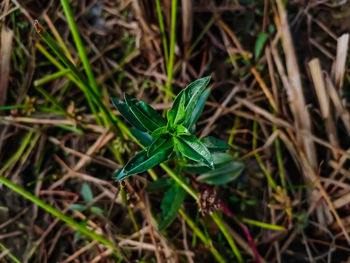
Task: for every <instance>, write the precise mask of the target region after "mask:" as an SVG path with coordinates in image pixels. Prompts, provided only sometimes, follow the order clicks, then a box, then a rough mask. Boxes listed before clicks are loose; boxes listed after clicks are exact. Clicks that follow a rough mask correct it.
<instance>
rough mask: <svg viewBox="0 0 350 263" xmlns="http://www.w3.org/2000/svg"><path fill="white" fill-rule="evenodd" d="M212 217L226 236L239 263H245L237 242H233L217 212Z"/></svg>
mask: <svg viewBox="0 0 350 263" xmlns="http://www.w3.org/2000/svg"><path fill="white" fill-rule="evenodd" d="M211 217H212V218H213V220H214V221H215V223H216V224H217V226H218V227H219V229H220V230H221V233H223V234H224V236H225V238H226V240H227V242H228V243H229V245H230V247H231V248H232V251H233V253H234V254H235V256H236V258H237V260H238V262H239V263H241V262H243V258H242V255H241V252H239V249H238V247H237V245H236V243H235V241H234V240H233V238H232V236H231V235H230V233H229V231H228V229H227V227H226V225H225V223H224V222H223V221H222V219H221V218H220V217H219V215H218V213H217V212H215V213H213V214H212V215H211Z"/></svg>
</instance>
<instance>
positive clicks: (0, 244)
mask: <svg viewBox="0 0 350 263" xmlns="http://www.w3.org/2000/svg"><path fill="white" fill-rule="evenodd" d="M0 248H1V249H2V250H3V253H6V255H7V256H8V257H9V258H10V259H12V261H13V262H15V263H21V261H19V259H18V258H16V257H15V256H14V255H13V254H12V253H11V252H10V250H9V249H8V248H7V247H5V245H4V244H2V243H0ZM1 254H2V253H1ZM0 258H1V257H0ZM4 262H6V261H4Z"/></svg>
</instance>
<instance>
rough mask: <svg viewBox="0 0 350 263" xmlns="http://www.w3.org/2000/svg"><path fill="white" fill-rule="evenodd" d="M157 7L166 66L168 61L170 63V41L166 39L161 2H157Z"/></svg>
mask: <svg viewBox="0 0 350 263" xmlns="http://www.w3.org/2000/svg"><path fill="white" fill-rule="evenodd" d="M156 7H157V14H158V20H159V27H160V33H161V34H162V41H163V49H164V57H165V64H166V65H168V61H169V54H168V41H167V39H166V34H165V27H164V19H163V15H162V9H161V7H160V3H159V0H156Z"/></svg>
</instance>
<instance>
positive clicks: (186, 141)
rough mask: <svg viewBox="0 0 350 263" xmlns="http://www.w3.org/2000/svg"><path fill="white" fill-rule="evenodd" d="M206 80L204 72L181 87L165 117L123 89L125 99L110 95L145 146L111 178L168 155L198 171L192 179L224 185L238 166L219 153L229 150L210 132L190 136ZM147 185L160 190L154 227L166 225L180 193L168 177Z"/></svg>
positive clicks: (140, 169) (182, 166)
mask: <svg viewBox="0 0 350 263" xmlns="http://www.w3.org/2000/svg"><path fill="white" fill-rule="evenodd" d="M209 81H210V77H209V76H208V77H204V78H201V79H198V80H196V81H194V82H192V83H191V84H189V85H188V86H187V87H186V88H185V89H184V90H182V91H181V92H180V93H179V94H178V95H177V96H176V98H175V100H174V103H173V105H172V108H171V109H170V110H169V111H168V112H167V115H166V116H167V120H165V119H164V118H163V117H162V116H161V115H160V114H158V113H157V112H156V111H155V110H154V109H153V108H152V107H151V106H150V105H148V104H146V103H144V102H142V101H138V100H137V99H134V98H131V97H130V96H129V95H128V94H125V95H124V98H125V102H123V101H121V100H119V99H115V98H112V102H113V103H114V105H115V106H116V108H117V109H118V110H119V112H120V113H121V115H122V116H123V117H124V118H125V119H126V120H127V121H128V122H129V123H130V124H131V125H133V126H134V127H135V129H133V130H132V134H133V135H134V136H135V137H136V138H137V139H138V140H139V142H140V143H141V144H142V145H143V146H144V147H145V149H144V150H141V151H140V152H138V153H137V154H136V155H135V156H134V157H133V158H131V159H130V160H129V161H128V162H127V164H126V165H125V166H124V167H123V168H121V169H119V170H118V171H116V172H115V173H114V174H113V176H114V178H115V179H116V180H117V181H120V180H123V179H125V178H126V177H128V176H130V175H133V174H138V173H142V172H145V171H147V170H149V169H151V168H153V167H154V166H156V165H158V164H160V163H162V162H164V161H167V160H169V159H172V158H174V157H175V158H176V159H177V170H178V171H183V172H187V173H194V174H200V176H198V177H197V180H198V181H201V182H204V183H207V184H212V185H220V184H226V183H228V182H230V181H231V180H233V179H235V178H236V177H237V176H238V175H239V174H240V173H241V172H242V170H243V168H244V165H243V164H242V163H240V162H235V161H234V160H233V157H232V155H231V154H228V153H225V152H223V151H226V150H228V149H229V145H228V144H227V143H226V142H224V141H222V140H220V139H217V138H214V137H211V136H208V137H203V138H201V139H199V138H197V137H196V135H195V131H196V123H197V121H198V119H199V116H200V115H201V113H202V111H203V109H204V105H205V101H206V100H207V98H208V96H209V93H210V89H209V88H207V86H208V84H209ZM186 182H187V183H188V182H189V181H188V180H186ZM147 190H148V191H150V192H152V191H153V192H161V191H164V192H165V194H164V198H163V201H162V204H161V209H162V214H161V215H160V217H159V220H160V221H159V228H160V229H163V228H165V227H167V226H169V225H170V224H171V222H172V221H173V220H174V219H175V217H176V214H177V212H178V210H179V208H180V207H181V204H182V202H183V200H184V199H185V195H186V192H185V191H184V189H182V188H181V187H180V185H178V184H177V183H176V182H175V181H174V180H172V179H171V178H160V179H158V180H157V181H155V182H152V183H150V184H149V185H148V187H147Z"/></svg>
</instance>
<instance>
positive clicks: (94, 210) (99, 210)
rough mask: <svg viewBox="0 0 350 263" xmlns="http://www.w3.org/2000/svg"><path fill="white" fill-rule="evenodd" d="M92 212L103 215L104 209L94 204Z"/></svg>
mask: <svg viewBox="0 0 350 263" xmlns="http://www.w3.org/2000/svg"><path fill="white" fill-rule="evenodd" d="M90 210H91V212H92V213H94V214H97V215H102V213H103V211H102V209H101V208H99V207H97V206H92V207H91V208H90Z"/></svg>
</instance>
